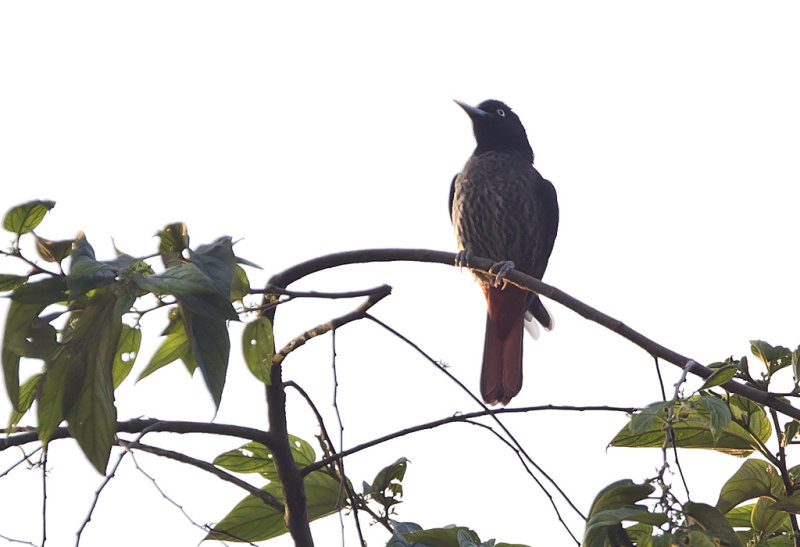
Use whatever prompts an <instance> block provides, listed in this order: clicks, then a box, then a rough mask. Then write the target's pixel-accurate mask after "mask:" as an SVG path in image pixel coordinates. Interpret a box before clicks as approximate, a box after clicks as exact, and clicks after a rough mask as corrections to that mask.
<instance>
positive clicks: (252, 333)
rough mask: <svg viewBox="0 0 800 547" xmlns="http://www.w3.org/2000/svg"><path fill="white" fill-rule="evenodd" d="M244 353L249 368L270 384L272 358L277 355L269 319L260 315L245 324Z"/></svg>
mask: <svg viewBox="0 0 800 547" xmlns="http://www.w3.org/2000/svg"><path fill="white" fill-rule="evenodd" d="M242 353H243V354H244V361H245V363H247V368H249V369H250V372H252V373H253V376H255V377H256V378H258V379H259V380H260V381H261V382H263V383H265V384H266V385H269V377H270V371H271V370H272V359H273V357H274V355H275V340H274V338H273V336H272V323H270V321H269V319H267V318H266V317H259V318H258V319H256V320H255V321H252V322H250V323H248V324H247V325H245V327H244V332H243V333H242Z"/></svg>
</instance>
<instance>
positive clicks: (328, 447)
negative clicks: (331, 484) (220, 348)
mask: <svg viewBox="0 0 800 547" xmlns="http://www.w3.org/2000/svg"><path fill="white" fill-rule="evenodd" d="M284 385H285V386H286V387H291V388H294V389H295V390H296V391H297V392H298V393H299V394H300V396H301V397H303V399H305V401H306V403H307V404H308V406H309V408H311V411H312V412H313V413H314V416H316V418H317V424H319V429H320V434H321V435H322V443H323V450H324V451H325V453H326V454H327V455H330V454H335V453H336V447H335V446H334V445H333V440H332V439H331V436H330V434H328V429H327V428H326V427H325V420H323V418H322V414H321V413H320V412H319V409H317V406H316V405H315V404H314V401H313V400H312V399H311V397H310V396H309V394H308V393H307V392H306V390H304V389H303V388H302V387H300V386H299V385H298V384H297V382H294V381H292V380H289V381H287V382H285V384H284ZM331 463H333V464H335V465H336V466H337V467H338V468H339V469H338V475H339V479H340V480H341V481H343V482H342V484H343V485H344V488H345V490H346V493H347V496H348V498H349V499H350V507H351V508H353V515H354V516H356V515H357V513H356V512H357V511H358V506H359V503H358V501H359V498H358V496H357V495H356V493H355V492H354V491H353V489H352V488H350V484H349V483H348V482H347V481H346V478H347V477H346V475H345V472H344V460H343V459H341V458H339V459H338V460H333V461H332V462H331ZM362 509H364V510H365V511H366V512H367V513H369V515H370V516H371V517H372V518H374V519H375V521H376V522H378V523H380V524H381V525H383V526H384V527H385V528H386V530H387V531H388V532H390V533H391V532H392V527H391V526H390V525H389V524H388V523H386V522H384V521H383V520H381V519H380V517H379V516H378V515H377V514H375V512H374V511H372V510H371V509H370V508H369V507H368V506H366V505H364V506H362ZM355 521H356V529H357V530H358V536H359V540H360V541H361V543H362V545H364V544H365V540H364V537H363V535H362V532H361V523H360V522H359V520H358V518H357V517H356V519H355Z"/></svg>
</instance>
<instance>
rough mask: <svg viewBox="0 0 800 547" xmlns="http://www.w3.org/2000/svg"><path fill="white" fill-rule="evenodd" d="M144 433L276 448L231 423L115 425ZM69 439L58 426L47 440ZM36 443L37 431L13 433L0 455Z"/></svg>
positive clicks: (2, 441)
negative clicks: (201, 436) (203, 436)
mask: <svg viewBox="0 0 800 547" xmlns="http://www.w3.org/2000/svg"><path fill="white" fill-rule="evenodd" d="M144 430H147V432H148V433H150V432H162V433H181V434H183V433H209V434H212V435H225V436H228V437H238V438H240V439H247V440H248V441H255V442H257V443H261V444H263V445H264V446H266V447H267V448H269V449H270V450H272V449H273V446H274V445H275V441H274V437H273V435H272V434H271V433H269V432H268V431H262V430H260V429H255V428H252V427H242V426H238V425H230V424H212V423H205V422H183V421H168V420H155V419H135V420H128V421H125V422H117V433H141V432H142V431H144ZM68 437H71V435H70V434H69V431H68V430H67V428H66V427H59V428H58V429H56V430H55V432H53V435H52V436H51V437H50V440H55V439H65V438H68ZM38 440H39V432H38V431H37V430H36V429H33V428H28V430H26V431H24V432H22V433H15V434H12V435H9V436H7V437H5V438H0V452H2V451H3V450H5V449H6V448H9V447H11V446H21V445H24V444H28V443H32V442H35V441H38Z"/></svg>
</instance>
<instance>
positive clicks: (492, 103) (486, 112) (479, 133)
mask: <svg viewBox="0 0 800 547" xmlns="http://www.w3.org/2000/svg"><path fill="white" fill-rule="evenodd" d="M456 104H458V106H460V107H461V108H463V109H464V111H465V112H466V113H467V114H468V115H469V117H470V119H471V120H472V130H473V132H474V133H475V141H477V143H478V146H477V148H475V153H476V154H480V153H482V152H488V151H496V152H513V151H516V152H519V153H521V154H524V155H525V156H526V157H529V158H530V161H531V163H533V150H532V149H531V145H530V144H529V143H528V135H527V134H526V133H525V128H524V127H523V126H522V122H521V121H520V120H519V116H517V115H516V114H514V112H513V111H512V110H511V108H509V107H508V105H507V104H505V103H504V102H502V101H496V100H494V99H490V100H488V101H483V102H482V103H481V104H479V105H478V106H470V105H468V104H465V103H462V102H461V101H456Z"/></svg>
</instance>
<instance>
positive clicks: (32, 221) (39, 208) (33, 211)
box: [3, 200, 56, 236]
mask: <svg viewBox="0 0 800 547" xmlns="http://www.w3.org/2000/svg"><path fill="white" fill-rule="evenodd" d="M55 206H56V202H55V201H44V200H35V201H29V202H27V203H23V204H22V205H17V206H16V207H14V208H12V209H11V210H10V211H8V212H7V213H6V216H5V218H4V219H3V228H5V229H6V230H8V231H9V232H13V233H15V234H17V236H20V235H22V234H27V233H28V232H30V231H31V230H33V229H34V228H36V227H37V226H38V225H39V223H40V222H42V219H43V218H44V215H45V214H47V211H49V210H50V209H52V208H53V207H55Z"/></svg>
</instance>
